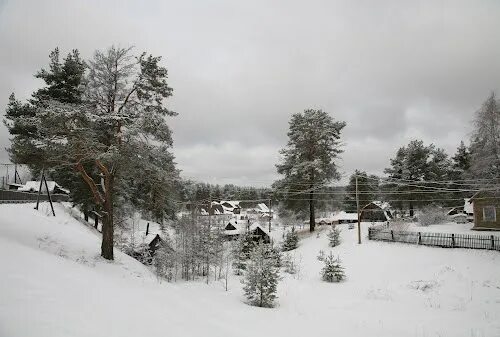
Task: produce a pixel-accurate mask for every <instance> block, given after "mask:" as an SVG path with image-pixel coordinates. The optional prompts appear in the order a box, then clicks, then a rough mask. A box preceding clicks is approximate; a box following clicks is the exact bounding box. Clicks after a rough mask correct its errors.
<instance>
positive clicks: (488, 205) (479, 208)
mask: <svg viewBox="0 0 500 337" xmlns="http://www.w3.org/2000/svg"><path fill="white" fill-rule="evenodd" d="M469 203H470V204H472V208H473V210H474V227H472V229H473V230H500V191H499V190H497V191H479V192H477V193H476V194H474V196H472V198H470V200H469Z"/></svg>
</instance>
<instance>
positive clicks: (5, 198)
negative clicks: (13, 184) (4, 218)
mask: <svg viewBox="0 0 500 337" xmlns="http://www.w3.org/2000/svg"><path fill="white" fill-rule="evenodd" d="M50 196H51V198H52V201H53V202H59V201H68V200H69V196H68V195H66V194H51V195H50ZM36 199H37V193H29V192H19V191H9V190H0V203H3V204H12V203H22V202H35V201H36ZM40 200H42V201H47V200H49V199H48V197H47V194H44V193H42V194H40Z"/></svg>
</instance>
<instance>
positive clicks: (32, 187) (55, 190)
mask: <svg viewBox="0 0 500 337" xmlns="http://www.w3.org/2000/svg"><path fill="white" fill-rule="evenodd" d="M47 187H48V188H49V192H50V193H51V194H69V190H67V189H64V188H62V187H61V186H60V185H59V184H58V183H56V182H55V181H47ZM14 188H15V187H14V186H13V189H14ZM39 189H40V181H34V180H30V181H27V182H26V184H24V185H22V186H18V187H17V191H19V192H32V193H36V192H38V190H39ZM42 193H47V189H46V188H45V183H42Z"/></svg>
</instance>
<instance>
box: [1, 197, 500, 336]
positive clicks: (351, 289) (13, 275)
mask: <svg viewBox="0 0 500 337" xmlns="http://www.w3.org/2000/svg"><path fill="white" fill-rule="evenodd" d="M32 207H33V205H31V204H24V205H0V270H1V277H0V336H2V337H3V336H9V337H11V336H13V337H15V336H22V337H25V336H50V337H57V336H94V337H97V336H106V337H111V336H119V337H127V336H134V337H136V336H149V337H152V336H201V335H203V336H217V337H222V336H335V335H336V336H346V337H348V336H395V337H396V336H397V337H404V336H415V337H424V336H425V337H431V336H442V337H443V336H453V337H460V336H463V337H477V336H500V268H499V264H500V254H499V253H498V252H490V251H476V250H466V249H441V248H430V247H422V246H413V245H404V244H397V243H382V242H370V241H367V240H366V239H364V242H363V244H361V245H358V244H357V242H356V231H355V230H348V229H347V228H346V227H345V226H341V227H342V228H343V232H342V238H343V243H342V244H341V245H340V246H338V247H335V248H332V249H330V248H329V247H328V240H327V238H326V231H323V232H322V233H321V234H320V235H319V236H316V235H312V236H310V237H308V238H305V239H303V240H301V242H300V247H299V248H298V249H297V251H296V252H295V255H296V257H297V259H300V260H301V270H300V274H299V275H298V276H291V275H284V276H283V280H282V281H281V282H280V284H279V294H278V295H279V299H278V306H277V307H276V308H273V309H261V308H256V307H251V306H248V305H246V304H244V303H243V297H242V291H241V284H240V283H239V278H238V277H236V276H234V277H232V278H231V280H230V284H229V287H230V290H229V291H228V292H225V291H224V289H223V285H222V283H219V282H212V283H211V284H209V285H206V284H204V283H203V281H200V282H178V283H174V284H172V283H165V282H161V283H160V282H158V280H157V279H156V277H155V276H154V275H153V274H152V273H151V272H150V271H149V270H148V269H147V268H146V267H144V266H142V265H141V264H139V263H138V262H136V261H135V260H133V259H132V258H130V257H128V256H126V255H124V254H122V253H120V252H117V253H116V261H115V262H108V261H105V260H103V259H101V258H100V257H99V245H100V239H99V233H97V232H96V231H94V230H93V229H92V228H89V227H86V226H84V225H82V224H81V223H80V222H78V221H76V220H75V219H73V218H72V217H71V216H70V215H68V214H66V213H65V209H64V208H63V207H62V206H60V205H58V206H57V208H56V212H57V217H56V218H53V217H52V216H50V215H49V213H48V212H46V211H45V210H44V209H46V208H47V206H46V205H43V206H42V210H41V211H39V212H37V211H35V210H33V208H32ZM367 225H368V224H364V225H363V227H364V229H366V228H365V227H366V226H367ZM363 238H365V235H363ZM319 250H324V251H325V252H326V253H328V251H329V250H332V251H333V252H334V253H335V254H339V255H340V257H341V259H342V260H343V262H344V266H345V268H346V273H347V280H346V281H345V282H343V283H340V284H328V283H325V282H322V281H321V280H320V275H319V272H320V269H321V262H320V261H318V260H317V259H316V256H317V255H318V252H319Z"/></svg>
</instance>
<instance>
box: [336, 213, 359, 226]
mask: <svg viewBox="0 0 500 337" xmlns="http://www.w3.org/2000/svg"><path fill="white" fill-rule="evenodd" d="M354 222H358V213H347V212H345V211H340V212H338V213H336V214H335V215H333V217H332V218H331V223H332V224H342V223H354Z"/></svg>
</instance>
